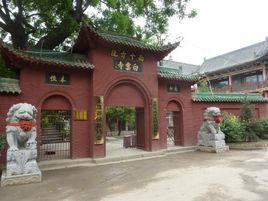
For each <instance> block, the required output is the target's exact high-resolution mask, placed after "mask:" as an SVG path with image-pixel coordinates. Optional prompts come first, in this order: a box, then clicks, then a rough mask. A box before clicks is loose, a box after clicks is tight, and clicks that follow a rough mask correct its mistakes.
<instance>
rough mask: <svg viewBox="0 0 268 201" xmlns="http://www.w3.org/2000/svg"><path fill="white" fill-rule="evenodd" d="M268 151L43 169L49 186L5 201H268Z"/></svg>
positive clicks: (24, 189)
mask: <svg viewBox="0 0 268 201" xmlns="http://www.w3.org/2000/svg"><path fill="white" fill-rule="evenodd" d="M267 167H268V152H267V150H259V151H230V152H227V153H223V154H213V153H203V152H193V153H185V154H174V155H168V156H166V157H161V158H152V159H147V160H140V161H131V162H125V163H118V164H109V165H97V166H92V167H86V166H84V167H74V168H65V169H58V170H49V171H43V182H42V183H39V184H29V185H22V186H13V187H4V188H0V200H1V201H11V200H12V201H13V200H21V201H23V200H25V201H26V200H27V201H31V200H32V201H39V200H40V201H41V200H42V201H43V200H66V201H67V200H68V201H69V200H70V201H72V200H74V201H79V200H90V201H137V200H138V201H167V200H168V201H173V200H174V201H180V200H182V201H210V200H211V201H239V200H241V201H255V200H256V201H267V200H268V168H267Z"/></svg>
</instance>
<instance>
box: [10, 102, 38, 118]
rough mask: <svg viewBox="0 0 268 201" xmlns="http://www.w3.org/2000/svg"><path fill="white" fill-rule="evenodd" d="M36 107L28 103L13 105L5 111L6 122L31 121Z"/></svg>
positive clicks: (34, 115)
mask: <svg viewBox="0 0 268 201" xmlns="http://www.w3.org/2000/svg"><path fill="white" fill-rule="evenodd" d="M36 113H37V109H36V108H35V107H34V106H33V105H31V104H28V103H19V104H16V105H13V106H12V107H11V108H10V109H9V111H8V113H7V119H6V121H7V122H19V121H21V120H27V121H32V120H34V119H35V117H36Z"/></svg>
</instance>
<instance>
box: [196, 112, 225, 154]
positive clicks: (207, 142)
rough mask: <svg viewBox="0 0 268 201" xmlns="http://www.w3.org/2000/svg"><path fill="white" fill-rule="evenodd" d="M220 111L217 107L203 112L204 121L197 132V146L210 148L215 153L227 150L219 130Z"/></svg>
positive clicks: (223, 136) (222, 134) (223, 137)
mask: <svg viewBox="0 0 268 201" xmlns="http://www.w3.org/2000/svg"><path fill="white" fill-rule="evenodd" d="M220 117H221V111H220V109H219V108H217V107H209V108H207V109H206V110H205V113H204V120H203V123H202V125H201V127H200V129H199V132H198V145H199V147H200V146H205V147H211V148H213V151H215V152H222V151H226V150H228V149H229V148H228V146H226V145H225V140H224V139H225V135H224V133H223V132H222V131H221V129H220V122H221V118H220Z"/></svg>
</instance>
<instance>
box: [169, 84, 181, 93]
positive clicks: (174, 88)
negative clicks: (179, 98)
mask: <svg viewBox="0 0 268 201" xmlns="http://www.w3.org/2000/svg"><path fill="white" fill-rule="evenodd" d="M167 91H168V92H180V86H179V85H178V84H168V85H167Z"/></svg>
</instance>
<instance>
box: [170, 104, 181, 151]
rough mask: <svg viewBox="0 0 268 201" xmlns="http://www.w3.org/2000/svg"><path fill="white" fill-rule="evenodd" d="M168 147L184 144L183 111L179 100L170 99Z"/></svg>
mask: <svg viewBox="0 0 268 201" xmlns="http://www.w3.org/2000/svg"><path fill="white" fill-rule="evenodd" d="M166 111H167V113H166V120H167V121H166V128H167V147H171V146H182V145H183V113H182V107H181V105H180V103H179V102H177V101H174V100H172V101H169V102H168V104H167V108H166Z"/></svg>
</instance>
